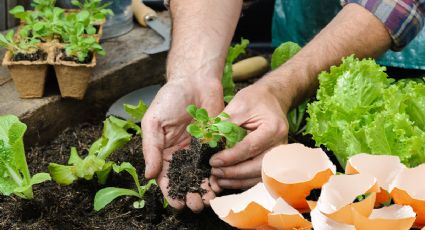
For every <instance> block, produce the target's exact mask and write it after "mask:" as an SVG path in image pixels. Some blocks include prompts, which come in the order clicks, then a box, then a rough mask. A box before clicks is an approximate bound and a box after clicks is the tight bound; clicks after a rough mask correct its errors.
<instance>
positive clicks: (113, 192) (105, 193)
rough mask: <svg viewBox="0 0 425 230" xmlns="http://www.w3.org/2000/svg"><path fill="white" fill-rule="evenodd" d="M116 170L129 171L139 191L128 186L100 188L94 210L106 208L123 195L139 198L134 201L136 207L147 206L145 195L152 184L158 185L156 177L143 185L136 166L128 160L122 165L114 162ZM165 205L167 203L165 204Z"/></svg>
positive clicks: (95, 199)
mask: <svg viewBox="0 0 425 230" xmlns="http://www.w3.org/2000/svg"><path fill="white" fill-rule="evenodd" d="M112 168H113V170H114V172H116V173H121V172H122V171H126V172H128V173H129V174H130V175H131V177H132V178H133V180H134V183H135V184H136V188H137V191H134V190H131V189H126V188H117V187H107V188H103V189H101V190H99V191H98V192H97V193H96V196H95V197H94V210H96V211H99V210H101V209H102V208H104V207H105V206H106V205H108V204H109V203H111V202H112V201H113V200H115V199H116V198H118V197H121V196H134V197H137V198H138V200H137V201H135V202H134V203H133V207H134V208H143V207H144V206H145V200H144V199H143V197H144V196H145V193H146V192H147V191H148V190H149V189H150V188H151V186H152V185H157V184H156V181H155V180H154V179H152V180H149V181H148V183H147V184H146V185H143V186H141V185H140V181H139V177H138V175H137V171H136V168H134V166H133V165H131V164H130V163H128V162H123V163H122V164H121V165H117V164H114V165H113V166H112ZM164 207H165V204H164Z"/></svg>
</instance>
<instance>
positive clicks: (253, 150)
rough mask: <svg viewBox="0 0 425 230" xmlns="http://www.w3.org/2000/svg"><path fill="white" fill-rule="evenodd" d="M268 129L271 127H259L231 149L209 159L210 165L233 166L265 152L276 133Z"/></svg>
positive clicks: (265, 125)
mask: <svg viewBox="0 0 425 230" xmlns="http://www.w3.org/2000/svg"><path fill="white" fill-rule="evenodd" d="M270 127H273V125H270V124H262V125H260V126H259V127H258V128H257V129H256V130H254V131H253V132H251V133H249V134H248V135H247V136H246V137H245V138H244V139H243V140H242V141H241V142H239V143H237V144H236V145H235V146H234V147H233V148H230V149H225V150H223V151H221V152H219V153H217V154H215V155H214V156H213V157H211V159H210V165H211V166H212V167H214V168H219V167H225V166H230V165H235V164H237V163H239V162H242V161H245V160H247V159H249V158H253V157H255V156H257V155H259V154H261V153H262V152H264V151H266V150H267V149H269V148H270V147H271V145H273V144H274V142H275V141H274V140H275V138H276V137H275V136H276V131H275V130H274V128H270Z"/></svg>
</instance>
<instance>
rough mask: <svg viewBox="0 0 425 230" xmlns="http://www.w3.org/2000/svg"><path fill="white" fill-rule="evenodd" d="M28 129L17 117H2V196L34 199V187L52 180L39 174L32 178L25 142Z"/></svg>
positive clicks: (0, 144)
mask: <svg viewBox="0 0 425 230" xmlns="http://www.w3.org/2000/svg"><path fill="white" fill-rule="evenodd" d="M26 129H27V126H26V125H25V124H24V123H22V122H20V121H19V119H18V118H17V117H16V116H13V115H6V116H0V175H1V176H0V194H2V195H5V196H9V195H11V194H15V195H16V196H19V197H21V198H24V199H32V198H33V191H32V186H33V185H35V184H40V183H42V182H44V181H47V180H50V176H49V174H47V173H37V174H35V175H34V176H32V177H31V175H30V172H29V170H28V165H27V161H26V157H25V150H24V141H23V136H24V133H25V131H26Z"/></svg>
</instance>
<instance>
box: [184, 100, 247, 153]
mask: <svg viewBox="0 0 425 230" xmlns="http://www.w3.org/2000/svg"><path fill="white" fill-rule="evenodd" d="M186 111H187V112H188V113H189V114H190V115H191V116H192V117H193V122H192V123H191V124H189V125H188V126H187V128H186V130H187V132H189V133H190V134H191V135H192V136H193V137H195V138H197V139H199V140H201V142H202V143H208V144H209V146H210V147H211V148H215V147H217V145H218V143H219V142H220V141H221V140H222V139H223V138H224V140H225V141H226V148H231V147H233V146H234V145H235V144H236V143H238V142H240V141H241V140H242V139H243V138H244V137H245V136H246V134H247V132H246V130H245V129H243V128H241V127H239V126H238V125H236V124H234V123H232V122H230V121H228V119H229V118H230V117H229V115H228V114H226V113H220V114H219V115H218V116H217V117H209V116H208V112H207V111H206V110H205V109H203V108H197V107H196V106H195V105H189V106H188V107H187V108H186Z"/></svg>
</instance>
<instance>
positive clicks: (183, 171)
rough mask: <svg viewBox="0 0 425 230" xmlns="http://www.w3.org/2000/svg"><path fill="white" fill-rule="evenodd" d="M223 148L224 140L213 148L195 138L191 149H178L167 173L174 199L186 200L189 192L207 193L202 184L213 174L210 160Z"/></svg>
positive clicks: (170, 194) (170, 192) (170, 193)
mask: <svg viewBox="0 0 425 230" xmlns="http://www.w3.org/2000/svg"><path fill="white" fill-rule="evenodd" d="M223 149H224V144H223V143H222V142H221V144H220V145H218V146H217V147H216V148H211V147H209V145H208V144H201V143H200V142H199V140H198V139H195V138H193V139H192V143H191V144H190V147H189V149H181V150H178V151H176V152H175V153H174V154H173V158H172V159H171V162H170V169H169V171H168V173H167V176H168V178H170V184H169V188H170V190H169V192H168V195H169V196H170V197H171V198H173V199H179V200H184V199H186V194H187V193H188V192H193V193H199V194H201V195H203V194H205V193H206V190H205V189H203V188H201V184H202V181H203V180H204V179H206V178H209V177H210V175H211V166H210V164H209V160H210V158H211V156H212V155H214V154H215V153H218V152H219V151H221V150H223Z"/></svg>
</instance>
